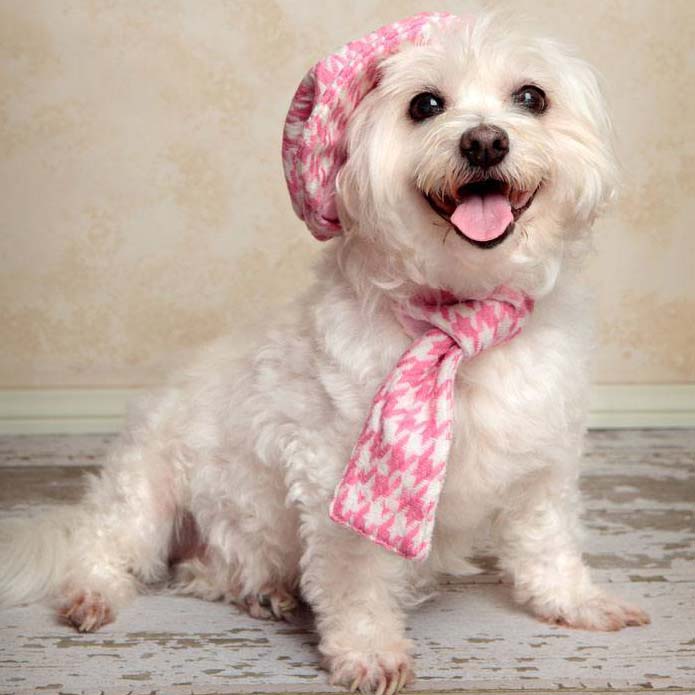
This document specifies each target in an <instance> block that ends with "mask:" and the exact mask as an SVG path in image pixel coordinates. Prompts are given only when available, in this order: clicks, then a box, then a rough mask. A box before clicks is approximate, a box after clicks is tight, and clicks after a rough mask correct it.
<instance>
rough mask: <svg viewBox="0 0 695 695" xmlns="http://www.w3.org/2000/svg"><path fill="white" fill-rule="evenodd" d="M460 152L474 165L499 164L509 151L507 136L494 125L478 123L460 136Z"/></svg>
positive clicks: (485, 166) (490, 165)
mask: <svg viewBox="0 0 695 695" xmlns="http://www.w3.org/2000/svg"><path fill="white" fill-rule="evenodd" d="M459 147H460V148H461V154H462V155H463V156H464V157H465V158H466V159H467V160H468V161H469V162H470V164H472V165H473V166H476V167H481V168H482V169H488V168H489V167H494V166H495V165H496V164H499V163H500V162H501V161H502V160H503V159H504V158H505V157H506V156H507V152H509V136H508V135H507V133H506V132H505V131H504V130H502V128H498V127H497V126H496V125H478V126H476V127H475V128H470V129H469V130H467V131H466V132H465V133H464V134H463V135H462V136H461V142H460V143H459Z"/></svg>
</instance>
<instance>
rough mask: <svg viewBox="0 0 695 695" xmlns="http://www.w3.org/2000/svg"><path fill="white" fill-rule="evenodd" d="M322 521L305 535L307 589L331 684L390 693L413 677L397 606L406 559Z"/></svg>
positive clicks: (304, 575)
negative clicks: (316, 527) (318, 527)
mask: <svg viewBox="0 0 695 695" xmlns="http://www.w3.org/2000/svg"><path fill="white" fill-rule="evenodd" d="M327 523H330V522H327ZM314 525H315V520H312V526H314ZM306 526H308V524H307V525H306ZM319 526H320V529H315V530H314V532H313V533H311V534H310V535H309V536H308V538H307V539H306V540H307V549H306V552H305V556H304V558H303V566H304V573H303V576H302V589H303V593H304V596H305V598H306V599H307V601H308V602H309V603H310V604H311V606H312V607H313V609H314V611H315V613H316V618H317V625H318V630H319V634H320V637H321V641H320V644H319V650H320V651H321V653H322V655H323V657H324V666H325V668H326V669H327V670H328V671H329V672H330V674H331V682H332V683H333V684H336V685H344V686H347V687H348V688H350V689H351V690H357V689H360V690H361V691H362V692H375V693H379V695H384V693H390V694H391V695H392V694H393V693H396V692H398V691H399V690H400V689H401V688H402V687H403V686H404V685H406V684H407V683H409V682H411V681H412V680H413V673H412V670H411V665H412V661H411V657H410V649H411V643H410V641H409V640H407V639H405V636H404V627H405V625H404V623H405V619H404V614H403V611H402V610H401V608H400V607H399V598H403V596H404V595H405V591H406V589H405V578H406V575H407V569H406V568H405V567H404V563H406V562H407V560H403V559H402V558H400V557H398V556H397V555H395V554H392V553H389V552H388V551H386V550H384V549H383V548H380V547H379V546H377V545H375V544H374V543H372V542H371V541H368V540H366V539H363V538H360V537H358V536H355V535H353V534H352V533H351V532H349V531H346V530H345V529H341V528H338V527H335V528H333V527H330V528H329V527H327V524H326V522H319ZM305 528H306V527H305Z"/></svg>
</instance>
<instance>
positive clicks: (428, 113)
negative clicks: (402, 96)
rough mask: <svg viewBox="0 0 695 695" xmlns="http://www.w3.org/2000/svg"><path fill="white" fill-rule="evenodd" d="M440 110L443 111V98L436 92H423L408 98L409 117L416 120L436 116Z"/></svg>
mask: <svg viewBox="0 0 695 695" xmlns="http://www.w3.org/2000/svg"><path fill="white" fill-rule="evenodd" d="M442 111H444V99H442V97H440V96H439V95H438V94H432V92H423V93H422V94H418V95H417V96H414V97H413V98H412V99H411V100H410V107H409V108H408V113H409V114H410V117H411V118H412V119H413V120H414V121H416V122H420V121H424V120H425V119H427V118H432V116H437V115H438V114H440V113H442Z"/></svg>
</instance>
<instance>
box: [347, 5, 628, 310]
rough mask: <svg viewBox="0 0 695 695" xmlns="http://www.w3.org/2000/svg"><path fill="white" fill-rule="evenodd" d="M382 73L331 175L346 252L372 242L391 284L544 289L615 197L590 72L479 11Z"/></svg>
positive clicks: (476, 290) (604, 120) (602, 115)
mask: <svg viewBox="0 0 695 695" xmlns="http://www.w3.org/2000/svg"><path fill="white" fill-rule="evenodd" d="M380 71H381V72H380V79H379V82H378V84H377V86H376V87H375V88H374V89H373V90H372V91H371V92H369V93H368V94H367V95H366V96H365V98H364V99H363V100H362V102H361V103H360V104H359V106H358V107H357V109H356V110H355V112H354V113H353V114H352V116H351V119H350V122H349V124H348V147H347V150H348V156H347V160H346V162H345V164H344V166H343V168H342V169H341V171H340V173H339V175H338V180H337V191H338V194H337V202H338V210H339V213H340V219H341V223H342V226H343V229H344V230H345V243H346V245H347V246H348V247H349V246H350V245H351V241H352V239H354V240H365V239H367V240H369V244H371V247H372V248H373V249H374V253H375V254H376V255H377V256H379V257H381V258H382V259H383V260H384V263H382V264H381V267H382V269H383V268H388V272H389V273H390V274H391V275H392V277H391V278H389V280H390V281H397V280H398V279H399V278H398V277H396V276H397V275H398V274H399V273H400V274H402V275H403V277H402V278H400V279H403V280H405V281H408V282H412V283H416V284H421V285H425V286H428V287H447V288H449V289H452V290H454V291H455V292H457V293H463V294H465V295H467V296H475V295H477V294H483V293H485V292H487V291H488V290H490V289H492V288H493V287H494V286H496V285H498V284H500V283H511V284H516V285H517V286H520V287H523V288H524V289H527V290H529V291H531V292H533V293H537V294H539V293H542V292H543V291H544V289H547V288H548V287H549V286H551V285H552V284H553V281H554V278H555V276H556V274H557V270H558V267H559V265H560V262H561V260H562V258H563V255H565V252H566V250H567V248H568V246H570V245H576V243H577V241H578V240H581V239H582V238H583V237H584V236H585V234H586V230H588V228H589V227H590V225H591V222H592V221H593V219H594V218H595V216H596V215H597V214H598V212H599V211H600V210H601V208H602V207H603V205H604V203H605V202H606V201H607V199H608V198H609V197H610V196H611V193H612V190H613V181H614V173H615V165H614V158H613V149H612V145H611V132H610V131H611V128H610V122H609V119H608V117H607V115H606V110H605V107H604V102H603V99H602V96H601V93H600V90H599V88H598V85H597V81H596V78H595V76H594V74H593V72H592V70H591V69H590V68H589V67H588V66H587V65H586V64H585V63H583V62H582V61H580V60H579V59H577V58H575V57H574V56H572V55H571V54H570V53H569V52H568V51H566V50H565V49H563V48H562V47H561V46H559V45H558V44H557V43H555V42H553V41H549V40H545V39H531V38H528V37H527V36H524V35H523V34H522V33H521V32H517V31H516V30H515V29H514V28H513V27H511V28H510V26H508V25H507V24H504V23H503V22H502V21H501V20H500V18H499V17H485V18H480V19H478V20H477V21H475V22H474V23H472V24H469V25H465V26H459V27H458V28H456V29H454V30H451V29H449V30H446V31H442V32H441V33H440V34H439V35H438V36H435V37H434V39H433V40H432V41H431V42H429V43H428V44H427V45H424V46H423V45H420V46H417V45H410V46H407V47H404V48H402V49H401V50H400V51H399V52H398V53H396V54H395V55H393V56H391V57H389V58H388V59H386V60H385V61H384V62H383V63H382V64H381V66H380Z"/></svg>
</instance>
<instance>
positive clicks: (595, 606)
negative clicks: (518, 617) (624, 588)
mask: <svg viewBox="0 0 695 695" xmlns="http://www.w3.org/2000/svg"><path fill="white" fill-rule="evenodd" d="M541 618H542V619H543V620H545V621H546V622H549V623H553V624H555V625H564V626H566V627H572V628H576V629H578V630H600V631H608V632H610V631H614V630H621V629H622V628H624V627H637V626H640V625H647V624H649V623H650V622H651V621H650V619H649V616H648V615H647V613H645V612H644V611H643V610H642V609H641V608H639V607H637V606H633V605H631V604H629V603H627V602H625V601H622V600H621V599H619V598H615V597H613V596H609V595H608V594H598V595H596V596H593V597H592V598H589V599H587V600H585V601H583V602H582V603H579V604H577V605H575V606H572V607H571V608H570V609H564V610H561V611H556V612H552V613H550V614H546V615H543V614H541Z"/></svg>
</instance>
